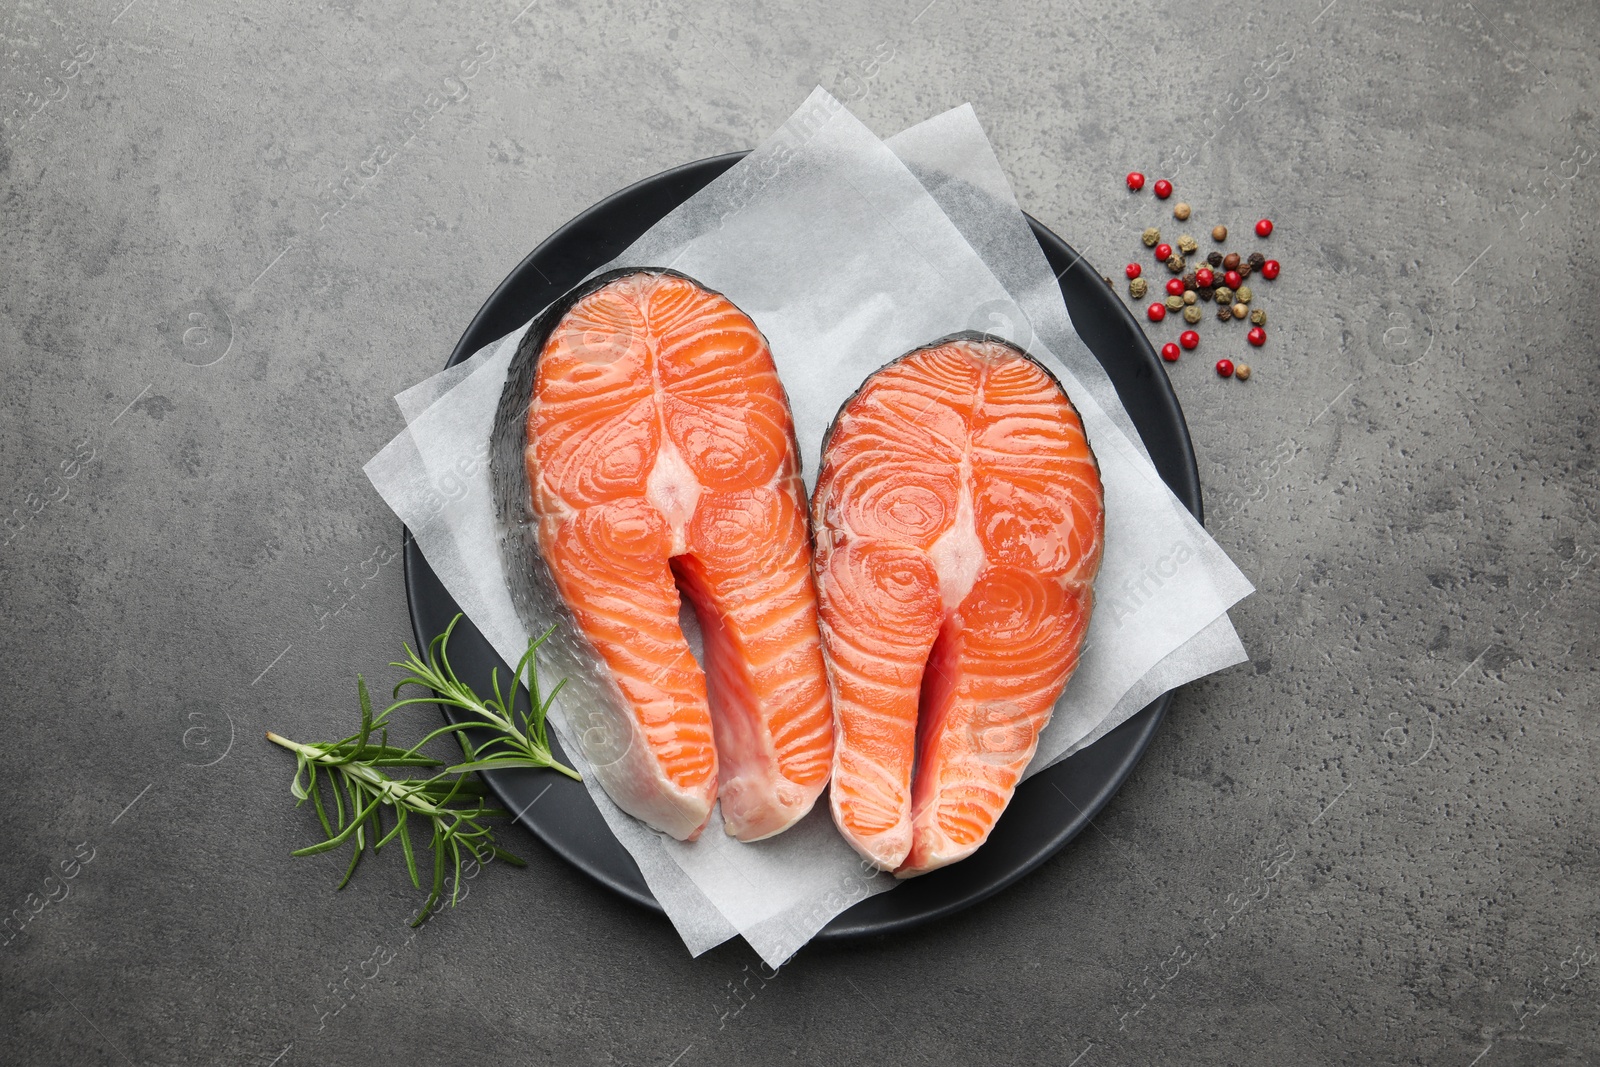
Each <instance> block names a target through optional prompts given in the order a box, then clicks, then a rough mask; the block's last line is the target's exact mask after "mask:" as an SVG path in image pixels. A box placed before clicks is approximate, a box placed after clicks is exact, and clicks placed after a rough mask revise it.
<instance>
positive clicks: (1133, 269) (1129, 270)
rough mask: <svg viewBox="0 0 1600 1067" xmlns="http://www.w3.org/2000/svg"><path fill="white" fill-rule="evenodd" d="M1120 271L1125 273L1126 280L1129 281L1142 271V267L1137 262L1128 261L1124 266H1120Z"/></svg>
mask: <svg viewBox="0 0 1600 1067" xmlns="http://www.w3.org/2000/svg"><path fill="white" fill-rule="evenodd" d="M1122 273H1124V274H1126V275H1127V276H1128V280H1129V281H1130V282H1131V281H1133V280H1134V279H1135V278H1137V277H1138V276H1139V275H1141V274H1143V273H1144V268H1143V267H1141V266H1139V264H1137V263H1129V264H1128V265H1127V266H1126V267H1123V268H1122Z"/></svg>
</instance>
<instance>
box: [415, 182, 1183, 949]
mask: <svg viewBox="0 0 1600 1067" xmlns="http://www.w3.org/2000/svg"><path fill="white" fill-rule="evenodd" d="M747 154H748V153H747V152H743V151H740V152H728V153H724V154H722V155H717V156H710V157H707V158H705V159H699V160H695V161H693V162H689V163H684V164H681V165H679V166H677V167H673V168H671V169H669V170H665V171H661V172H660V173H657V174H654V175H651V176H650V177H647V178H643V179H641V180H639V181H637V182H634V183H633V184H631V185H628V186H626V187H625V188H623V189H619V190H618V191H616V192H614V193H612V194H611V195H609V196H607V197H605V198H604V199H602V200H600V201H598V202H596V203H595V204H593V205H591V206H590V207H589V208H587V209H585V210H584V211H582V212H580V213H579V214H578V215H575V216H574V217H573V218H571V219H569V220H568V221H567V222H566V223H564V224H563V225H562V226H560V227H559V228H558V229H556V230H555V231H553V232H552V233H551V234H550V235H549V236H548V237H546V238H545V239H544V240H543V241H541V242H540V243H539V244H538V246H537V247H535V248H534V249H533V251H531V252H529V253H528V254H527V255H526V256H524V257H523V258H522V260H521V261H520V262H519V263H518V264H517V266H516V267H515V268H513V269H512V271H511V272H510V273H509V274H507V275H506V277H505V279H504V280H502V281H501V283H500V284H499V285H498V286H497V287H496V288H495V290H494V292H493V293H492V294H491V295H490V296H489V298H488V299H487V300H486V301H485V302H484V304H483V306H482V307H480V308H479V309H478V312H477V314H476V315H474V316H473V318H472V321H471V323H469V324H468V326H467V328H466V330H465V331H463V333H462V335H461V338H460V340H458V341H457V342H456V346H455V348H454V350H453V351H452V352H451V354H450V358H449V360H448V361H447V362H446V363H445V366H446V367H447V368H448V367H452V366H455V365H456V364H457V363H460V362H461V361H463V360H465V359H466V358H468V357H469V356H471V355H472V354H473V352H474V351H476V350H477V349H476V348H468V347H467V344H468V339H469V338H472V337H473V336H474V335H475V334H476V333H477V332H478V331H479V330H480V328H481V327H483V326H484V324H485V323H486V322H487V321H488V319H489V318H490V316H491V315H492V314H493V309H494V308H496V307H497V306H498V305H499V304H500V303H501V302H502V300H504V299H506V298H507V297H508V294H510V293H511V291H512V290H513V289H514V288H515V287H516V286H518V285H519V284H522V282H523V279H524V276H525V274H526V273H527V272H528V271H529V270H530V269H532V270H533V271H534V272H536V273H538V274H540V275H541V276H543V271H541V270H540V269H539V267H538V265H537V261H538V260H539V259H540V257H541V255H542V254H544V253H545V252H546V250H547V249H548V248H551V247H552V246H556V245H558V244H559V243H560V242H561V241H562V240H563V239H564V238H566V237H567V236H569V235H570V234H572V233H574V232H576V231H578V230H581V229H582V228H583V227H585V226H586V225H591V224H593V222H594V221H595V220H597V219H598V218H601V217H603V216H604V215H606V214H607V212H608V211H609V210H610V209H611V208H613V207H614V205H616V204H617V203H618V202H620V201H623V200H625V199H627V198H628V197H629V196H630V194H633V193H635V192H636V191H638V190H639V189H641V188H643V187H648V186H654V185H657V184H670V183H672V182H673V181H674V180H677V179H682V178H684V177H686V176H690V175H694V174H698V173H699V172H700V171H702V170H706V169H710V170H714V172H715V173H714V174H713V178H714V177H715V174H720V173H722V171H724V170H726V169H727V168H728V167H731V166H732V165H733V164H734V163H736V162H738V161H739V160H740V159H742V158H744V156H745V155H747ZM1023 215H1024V217H1025V218H1026V219H1027V220H1028V224H1029V226H1030V228H1031V229H1032V231H1033V234H1034V236H1035V238H1036V239H1037V240H1038V241H1039V244H1040V246H1041V248H1043V249H1044V250H1045V251H1046V252H1049V251H1054V252H1056V254H1057V257H1056V258H1058V259H1066V260H1068V261H1069V262H1070V263H1071V266H1070V267H1069V268H1068V269H1067V270H1066V271H1062V272H1061V275H1059V276H1058V284H1059V282H1060V279H1061V278H1062V277H1064V276H1065V275H1066V274H1067V273H1068V271H1081V272H1084V273H1086V274H1087V275H1088V276H1089V277H1090V278H1092V279H1093V281H1095V282H1097V283H1102V282H1101V276H1100V275H1099V274H1097V273H1095V272H1094V271H1093V269H1092V268H1091V267H1089V265H1088V262H1087V260H1085V259H1084V258H1083V257H1082V256H1081V255H1079V253H1078V252H1077V251H1076V250H1075V249H1074V248H1073V247H1072V246H1071V245H1069V244H1068V243H1067V242H1066V241H1065V240H1063V239H1062V238H1061V237H1059V236H1058V235H1056V234H1055V233H1054V232H1053V231H1051V230H1050V229H1049V228H1048V227H1046V226H1045V225H1044V224H1043V223H1041V222H1040V221H1039V220H1038V219H1036V218H1034V217H1033V216H1032V215H1030V214H1028V213H1026V212H1024V213H1023ZM596 266H599V264H597V265H596ZM1102 284H1103V283H1102ZM1109 304H1110V307H1111V308H1112V311H1111V314H1112V315H1113V316H1115V317H1116V318H1118V319H1119V320H1120V324H1121V326H1122V327H1123V330H1124V332H1125V333H1127V334H1128V335H1129V336H1130V337H1133V338H1136V342H1135V344H1134V345H1133V346H1132V348H1133V349H1134V351H1135V352H1136V353H1137V354H1138V355H1139V356H1140V357H1142V362H1143V363H1144V364H1145V365H1146V366H1145V368H1144V369H1145V371H1146V372H1147V373H1146V374H1145V376H1146V377H1148V378H1149V379H1150V380H1151V381H1152V383H1153V384H1154V386H1155V389H1154V398H1155V399H1158V400H1159V401H1160V402H1161V403H1160V406H1161V407H1162V408H1164V409H1165V410H1164V412H1163V415H1164V416H1165V418H1166V419H1169V420H1170V421H1171V422H1172V424H1174V425H1175V426H1176V427H1177V428H1178V430H1179V433H1178V439H1179V441H1178V444H1179V454H1178V455H1177V456H1176V457H1173V458H1175V459H1176V461H1177V463H1176V468H1177V469H1176V470H1175V471H1169V472H1168V475H1175V476H1176V478H1175V480H1176V481H1177V482H1178V483H1179V484H1173V482H1172V481H1167V484H1168V486H1169V488H1171V489H1172V491H1173V493H1174V494H1175V495H1176V496H1177V497H1178V499H1179V500H1180V501H1182V502H1183V504H1184V506H1185V507H1187V508H1188V509H1189V511H1190V512H1191V513H1192V514H1193V515H1194V517H1195V519H1196V521H1199V522H1202V523H1203V522H1204V518H1203V515H1204V511H1203V504H1202V498H1201V489H1200V471H1199V465H1198V463H1197V461H1196V457H1195V453H1194V446H1193V442H1192V440H1191V438H1190V436H1189V430H1188V423H1187V421H1186V420H1185V419H1184V416H1183V410H1182V407H1181V406H1180V405H1179V402H1178V398H1177V394H1176V392H1175V391H1174V390H1173V388H1172V383H1171V381H1170V379H1169V378H1168V376H1167V374H1166V371H1165V369H1164V367H1163V366H1162V364H1161V361H1160V357H1159V356H1158V355H1157V354H1156V351H1155V348H1154V346H1153V345H1151V343H1150V340H1149V338H1148V337H1146V336H1145V333H1144V330H1143V329H1142V328H1140V326H1139V324H1138V321H1137V320H1136V319H1135V318H1134V317H1133V315H1132V313H1131V312H1130V311H1129V310H1128V308H1127V306H1126V305H1125V304H1124V303H1123V302H1122V301H1121V300H1111V301H1109ZM1168 475H1164V476H1163V480H1166V479H1167V477H1168ZM413 553H416V560H415V561H414V560H413ZM414 563H421V564H422V565H424V566H426V560H425V559H423V558H422V556H421V551H420V549H418V548H416V545H415V541H414V539H413V538H412V537H411V532H410V530H409V529H404V528H402V569H403V573H404V583H405V589H406V604H407V612H408V614H409V616H410V619H411V629H412V635H413V639H414V640H416V641H417V642H418V645H419V647H420V646H422V645H425V644H426V643H427V641H426V638H425V636H424V627H423V620H422V618H421V615H420V609H419V606H418V605H419V597H420V595H421V594H420V590H419V589H418V588H417V582H418V578H417V575H416V571H415V567H414ZM467 622H468V623H469V624H470V620H467ZM1175 692H1176V690H1169V691H1167V692H1165V693H1163V694H1161V695H1160V696H1159V697H1157V698H1156V699H1155V700H1154V701H1152V702H1151V703H1150V704H1148V705H1146V706H1145V707H1144V708H1142V709H1141V710H1140V711H1138V712H1136V713H1135V714H1134V715H1133V716H1131V717H1130V718H1129V719H1128V720H1127V721H1126V722H1124V723H1122V724H1121V725H1119V726H1118V727H1117V728H1116V729H1115V730H1113V731H1111V733H1110V734H1108V735H1107V736H1106V737H1105V738H1102V739H1101V740H1102V742H1104V741H1108V740H1110V739H1111V738H1113V737H1118V738H1119V739H1120V740H1122V741H1124V742H1126V741H1129V740H1131V741H1132V745H1131V747H1130V748H1129V750H1128V751H1127V753H1126V754H1125V755H1124V756H1123V758H1122V762H1121V764H1120V766H1118V767H1117V769H1116V771H1115V773H1113V774H1112V775H1110V776H1109V777H1108V778H1107V779H1105V781H1104V783H1103V785H1102V787H1101V788H1100V789H1099V790H1098V792H1096V794H1095V795H1094V797H1093V798H1092V799H1091V802H1090V803H1089V804H1088V805H1087V806H1085V807H1082V808H1081V809H1080V811H1079V812H1078V815H1077V817H1076V818H1069V819H1065V820H1063V823H1062V826H1061V828H1060V830H1059V831H1058V832H1057V833H1056V834H1055V835H1053V836H1052V837H1049V838H1047V839H1045V841H1044V842H1043V843H1042V844H1041V845H1039V846H1038V847H1037V848H1036V850H1035V852H1034V854H1033V856H1032V857H1031V858H1030V859H1028V860H1027V861H1026V862H1024V863H1021V864H1019V865H1017V866H1015V867H1013V868H1012V869H1011V870H1010V871H1008V872H1007V874H1006V875H1005V876H1004V877H1001V878H999V879H997V880H995V881H994V882H992V883H991V884H989V885H987V886H984V887H983V888H982V889H980V890H978V891H975V892H972V893H969V894H967V895H964V896H961V897H958V898H957V899H954V900H951V901H949V902H947V903H945V904H943V905H941V906H939V907H935V908H930V909H926V910H924V911H920V912H917V913H915V914H911V915H906V916H901V917H898V918H893V919H887V920H878V921H872V922H861V921H854V922H853V921H851V919H850V915H851V912H852V911H854V910H856V908H850V909H847V910H845V911H844V912H842V913H840V914H839V915H837V916H835V917H834V918H833V920H832V921H830V922H829V923H828V924H827V925H826V926H825V927H824V928H823V929H822V930H821V931H820V932H819V933H818V934H817V935H816V938H814V940H819V941H840V940H853V939H857V938H861V937H868V936H877V935H884V934H891V933H897V932H900V931H904V930H909V929H912V928H914V927H919V926H922V925H925V924H927V923H931V922H936V921H938V920H939V919H942V918H946V917H948V916H950V915H953V914H956V913H958V912H960V911H964V910H966V909H967V908H970V907H972V906H973V905H976V904H979V903H982V902H983V901H985V900H987V899H989V898H990V897H993V896H994V895H995V894H997V893H1000V892H1002V891H1003V890H1005V889H1007V888H1009V887H1010V886H1012V885H1014V884H1016V883H1017V882H1018V881H1020V880H1021V879H1022V878H1024V877H1026V876H1027V875H1028V874H1030V873H1032V872H1033V871H1035V870H1037V869H1038V868H1039V866H1040V865H1042V864H1043V863H1044V862H1045V861H1046V860H1048V859H1050V858H1051V857H1053V856H1054V855H1056V853H1058V852H1059V851H1060V850H1061V849H1062V848H1064V847H1065V846H1066V845H1067V844H1068V843H1069V842H1070V841H1072V840H1073V839H1074V838H1075V837H1077V836H1078V834H1080V833H1082V831H1083V829H1084V828H1085V827H1086V826H1088V825H1089V823H1090V821H1091V820H1092V819H1093V818H1094V817H1095V816H1096V815H1097V814H1099V813H1100V811H1101V810H1102V809H1103V808H1104V807H1105V805H1106V804H1107V803H1109V802H1110V800H1111V798H1112V797H1113V796H1115V795H1116V793H1117V792H1118V791H1119V790H1120V789H1121V788H1122V786H1123V785H1124V783H1125V782H1126V781H1127V779H1128V777H1129V775H1131V774H1132V773H1133V769H1134V768H1135V767H1136V766H1138V764H1139V762H1140V760H1141V759H1143V757H1144V753H1145V750H1146V749H1147V748H1148V747H1149V745H1150V742H1151V741H1152V740H1153V739H1154V737H1155V733H1156V730H1157V728H1158V727H1159V726H1160V724H1161V722H1162V720H1163V719H1164V718H1165V716H1166V713H1167V710H1168V708H1169V707H1170V705H1171V703H1172V697H1173V694H1174V693H1175ZM1070 762H1071V761H1070V760H1063V761H1061V762H1059V763H1057V764H1055V765H1054V766H1052V767H1050V768H1048V769H1046V770H1045V771H1042V772H1040V773H1039V774H1036V775H1034V776H1033V778H1031V779H1029V780H1028V781H1027V782H1024V783H1023V785H1022V786H1020V787H1019V792H1020V791H1021V790H1024V789H1029V787H1042V786H1044V785H1048V784H1051V776H1053V775H1054V774H1056V773H1058V772H1061V771H1063V769H1064V768H1066V766H1067V764H1068V763H1070ZM484 777H485V778H486V779H487V780H488V784H489V786H490V789H491V790H492V791H493V792H494V793H495V794H496V795H497V796H499V797H500V798H501V800H502V801H503V802H506V803H507V804H508V805H509V804H510V799H509V798H508V797H506V796H505V795H504V794H503V793H502V791H501V787H500V785H499V784H498V782H497V779H499V777H500V775H498V774H494V775H484ZM518 824H519V825H521V826H522V827H523V828H524V829H526V830H528V831H529V832H530V833H532V834H533V835H534V836H535V837H536V838H538V839H539V840H540V842H541V843H543V844H544V845H545V846H546V847H547V848H549V849H550V850H551V851H552V852H554V853H555V854H556V855H558V856H560V857H561V858H562V859H564V860H566V861H567V862H568V863H570V864H572V865H573V866H574V867H576V868H577V869H578V870H580V871H582V872H583V873H584V874H585V875H586V876H587V877H589V878H592V879H593V880H595V881H597V882H599V883H600V884H601V885H604V886H605V887H606V888H607V889H610V890H611V891H612V892H614V893H617V894H618V895H620V896H622V897H624V898H626V899H628V900H630V901H632V902H633V903H635V904H638V905H640V906H641V907H644V908H647V909H649V910H651V911H654V912H656V913H658V914H662V913H663V909H662V907H661V904H660V902H659V901H657V900H656V899H655V897H654V896H653V895H652V894H650V892H649V890H648V887H646V888H645V889H644V890H643V891H641V890H640V889H639V888H637V887H636V886H634V885H630V884H628V883H626V882H623V881H619V880H617V879H616V878H614V877H612V876H611V875H610V874H609V873H608V872H606V871H605V870H603V869H598V868H596V867H595V866H593V865H592V864H591V863H590V862H588V861H587V858H586V857H585V856H584V855H583V854H582V853H581V852H578V851H576V850H574V849H573V848H571V847H569V846H568V845H567V844H566V843H565V842H564V841H563V840H562V839H560V838H553V837H551V836H549V835H547V834H546V833H545V832H544V831H543V829H542V828H541V827H540V826H539V825H538V824H537V823H534V822H531V821H527V820H526V819H519V820H518ZM640 882H641V884H642V883H643V879H642V878H641V879H640ZM876 899H878V898H877V897H869V898H867V899H866V900H864V901H861V902H860V904H858V905H857V906H856V907H857V908H858V907H860V906H861V905H865V904H870V903H871V902H872V901H873V900H876Z"/></svg>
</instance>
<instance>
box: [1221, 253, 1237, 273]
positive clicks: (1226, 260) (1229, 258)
mask: <svg viewBox="0 0 1600 1067" xmlns="http://www.w3.org/2000/svg"><path fill="white" fill-rule="evenodd" d="M1222 269H1223V270H1238V269H1239V253H1237V252H1229V253H1228V254H1227V255H1225V256H1223V257H1222Z"/></svg>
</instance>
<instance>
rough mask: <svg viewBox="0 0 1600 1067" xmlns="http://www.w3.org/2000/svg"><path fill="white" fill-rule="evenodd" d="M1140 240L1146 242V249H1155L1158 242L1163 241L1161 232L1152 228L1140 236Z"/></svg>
mask: <svg viewBox="0 0 1600 1067" xmlns="http://www.w3.org/2000/svg"><path fill="white" fill-rule="evenodd" d="M1139 239H1140V240H1141V241H1143V242H1144V246H1145V247H1146V248H1154V247H1155V246H1156V242H1157V241H1159V240H1161V231H1160V230H1158V229H1156V228H1155V227H1154V226H1152V227H1150V228H1149V229H1148V230H1146V231H1144V233H1142V234H1140V235H1139Z"/></svg>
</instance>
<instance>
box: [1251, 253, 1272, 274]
mask: <svg viewBox="0 0 1600 1067" xmlns="http://www.w3.org/2000/svg"><path fill="white" fill-rule="evenodd" d="M1266 261H1267V257H1266V256H1264V255H1262V254H1261V253H1260V252H1251V253H1250V259H1249V260H1248V262H1249V264H1250V269H1252V270H1260V269H1261V264H1263V263H1265V262H1266Z"/></svg>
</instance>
